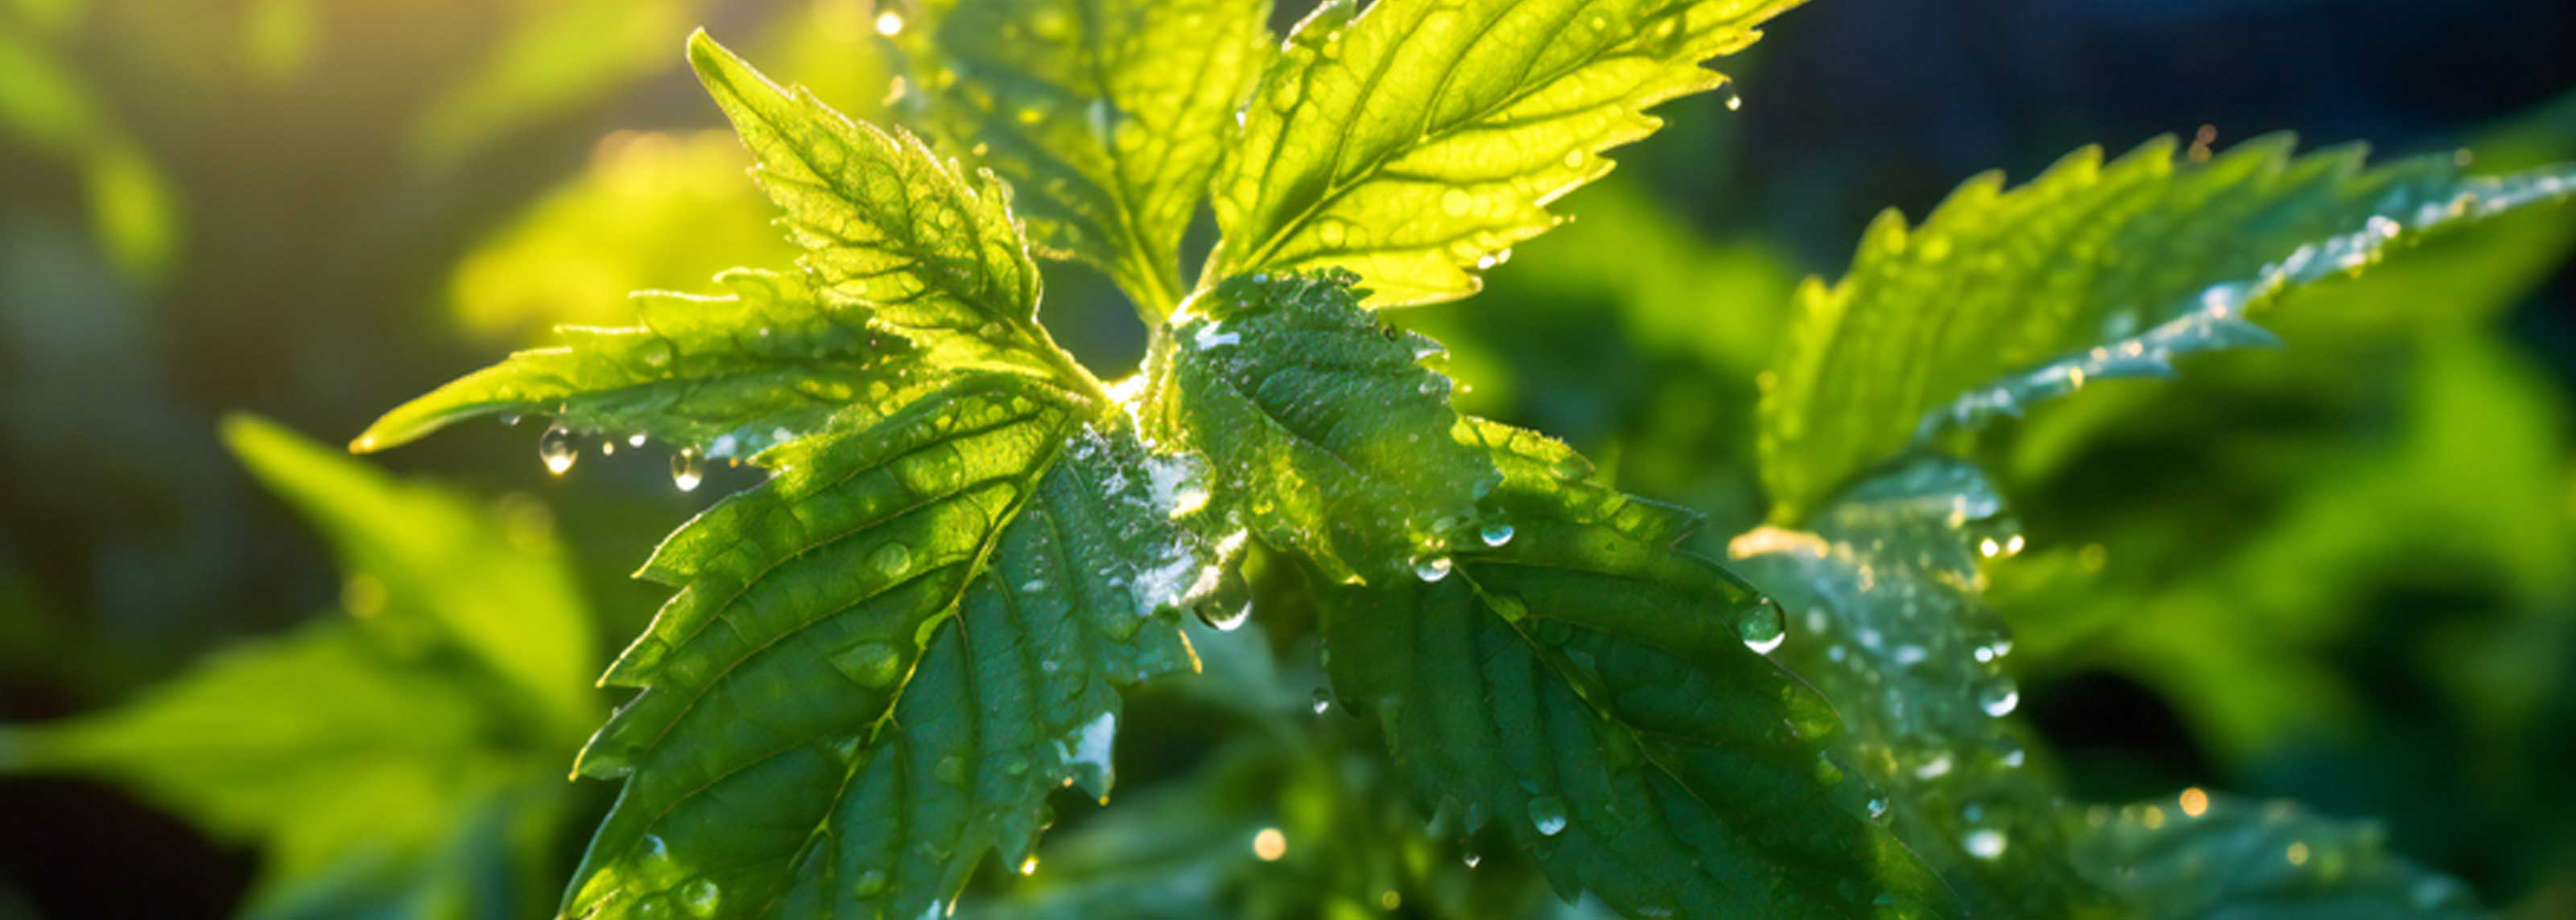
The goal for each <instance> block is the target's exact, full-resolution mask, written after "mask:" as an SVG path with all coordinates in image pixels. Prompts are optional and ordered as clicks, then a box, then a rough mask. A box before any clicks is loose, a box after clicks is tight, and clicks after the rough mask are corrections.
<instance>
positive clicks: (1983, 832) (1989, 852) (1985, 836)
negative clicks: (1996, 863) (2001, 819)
mask: <svg viewBox="0 0 2576 920" xmlns="http://www.w3.org/2000/svg"><path fill="white" fill-rule="evenodd" d="M2009 842H2010V841H2009V840H2007V839H2005V837H2004V832H2002V831H1999V830H1995V829H1994V828H1990V827H1981V828H1978V829H1976V830H1973V831H1969V832H1968V836H1966V837H1964V838H1961V839H1960V841H1959V844H1960V846H1963V847H1966V848H1967V850H1968V855H1970V856H1974V857H1976V858H1978V859H1993V858H1995V857H1998V856H2002V855H2004V846H2005V844H2007V843H2009Z"/></svg>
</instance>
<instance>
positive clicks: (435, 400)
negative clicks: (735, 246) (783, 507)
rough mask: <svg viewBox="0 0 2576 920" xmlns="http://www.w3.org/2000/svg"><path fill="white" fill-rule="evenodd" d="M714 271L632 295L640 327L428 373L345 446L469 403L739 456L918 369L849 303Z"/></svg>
mask: <svg viewBox="0 0 2576 920" xmlns="http://www.w3.org/2000/svg"><path fill="white" fill-rule="evenodd" d="M721 280H722V281H723V282H724V283H725V285H726V286H728V287H731V288H733V290H734V293H733V294H731V295H729V296H725V297H691V296H687V295H682V294H662V293H649V294H643V295H639V300H640V303H639V306H640V307H641V308H642V312H643V321H644V324H643V325H642V326H639V327H634V328H623V329H593V328H578V327H575V328H566V329H565V330H564V331H563V334H564V336H565V337H566V339H567V340H568V341H567V344H564V345H561V346H556V347H552V348H540V349H532V350H528V351H522V352H519V353H517V354H514V355H511V356H510V358H509V359H508V360H506V361H503V362H502V363H500V364H497V365H494V366H492V367H488V368H485V369H483V370H479V371H476V372H474V373H472V374H468V375H466V376H464V377H462V378H459V379H457V380H455V381H453V382H451V383H448V384H446V385H445V386H441V387H439V388H438V389H436V390H433V391H431V392H430V393H428V394H427V395H424V396H421V397H420V398H418V399H414V400H412V401H411V402H408V403H405V404H403V405H402V406H400V407H398V408H396V409H394V411H392V412H388V413H386V414H385V417H384V418H382V419H379V420H378V421H377V422H376V423H375V424H374V425H373V426H370V427H369V428H368V429H367V431H366V433H364V434H361V435H359V436H358V439H357V441H356V442H355V443H354V444H353V445H351V446H352V447H353V448H354V449H356V450H360V451H372V450H382V449H385V448H390V447H396V446H399V445H401V444H404V443H406V442H409V441H411V440H414V439H417V438H419V437H421V436H423V435H426V434H428V433H430V432H432V431H436V430H438V429H439V428H441V427H444V426H446V425H448V424H450V423H453V422H457V421H461V420H464V419H468V418H473V417H476V416H483V415H506V416H516V415H519V414H523V413H543V414H552V415H556V416H558V417H559V418H560V421H561V424H563V425H565V426H567V427H569V428H571V429H573V430H578V431H584V432H604V433H606V434H608V435H609V436H610V437H624V436H626V435H628V434H630V433H640V434H647V435H651V436H653V437H655V438H659V439H662V440H664V441H668V442H671V443H674V444H680V445H688V446H705V447H706V449H708V450H709V452H711V453H713V454H714V455H716V456H719V457H725V456H746V457H747V456H750V455H752V454H754V453H758V452H759V451H760V450H761V449H762V448H765V447H767V446H769V445H771V444H776V443H779V442H781V441H785V440H792V439H793V438H794V437H795V436H796V435H797V434H799V433H802V432H806V431H811V430H813V429H815V428H817V427H820V426H821V425H822V424H823V422H824V421H825V420H826V419H829V418H830V417H831V416H832V415H833V414H835V413H837V412H840V411H843V408H844V406H845V405H847V404H848V403H851V402H853V401H858V402H867V401H872V400H875V399H882V398H883V397H885V396H886V395H887V394H888V392H889V391H890V389H891V388H892V387H893V386H894V385H897V384H899V383H901V381H902V379H903V378H902V376H900V375H902V374H903V373H904V372H907V371H911V370H915V369H921V370H923V371H924V372H925V373H926V372H927V371H928V369H927V368H925V367H923V365H922V362H921V361H920V360H918V358H919V355H918V354H917V353H916V351H915V350H914V348H913V346H912V343H911V341H910V340H908V339H906V338H904V337H903V336H901V335H899V334H897V333H895V332H893V331H891V330H890V329H887V328H886V327H884V326H882V325H879V324H876V323H873V322H871V321H870V318H869V315H868V311H867V310H866V309H865V308H863V307H858V306H855V305H847V306H838V307H835V306H827V305H826V304H824V303H823V302H822V300H820V299H819V298H818V296H817V294H816V292H815V291H814V290H813V289H812V288H811V287H809V286H808V285H807V284H806V283H805V281H804V279H802V278H801V277H799V276H796V275H782V274H774V273H770V272H760V271H750V270H736V271H732V272H728V273H726V274H725V275H724V276H723V278H722V279H721ZM720 439H729V440H721V441H720Z"/></svg>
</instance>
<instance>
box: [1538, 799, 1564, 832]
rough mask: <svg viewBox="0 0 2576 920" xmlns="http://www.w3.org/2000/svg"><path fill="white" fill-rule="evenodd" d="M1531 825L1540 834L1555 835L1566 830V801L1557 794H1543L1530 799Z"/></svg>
mask: <svg viewBox="0 0 2576 920" xmlns="http://www.w3.org/2000/svg"><path fill="white" fill-rule="evenodd" d="M1529 815H1530V826H1531V827H1535V828H1537V829H1538V832H1539V836H1542V837H1554V836H1556V835H1557V834H1559V833H1562V832H1564V830H1565V803H1564V802H1560V801H1557V800H1556V797H1555V796H1552V795H1542V796H1539V797H1537V798H1534V799H1531V800H1530V801H1529Z"/></svg>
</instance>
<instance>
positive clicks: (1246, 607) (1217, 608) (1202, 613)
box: [1193, 601, 1252, 632]
mask: <svg viewBox="0 0 2576 920" xmlns="http://www.w3.org/2000/svg"><path fill="white" fill-rule="evenodd" d="M1193 612H1195V613H1197V614H1198V615H1199V622H1201V623H1205V624H1207V625H1208V628H1210V629H1214V630H1216V631H1218V632H1233V631H1235V630H1237V629H1241V628H1243V624H1244V621H1246V620H1250V619H1252V602H1251V601H1245V602H1243V605H1242V606H1239V607H1235V608H1233V609H1232V610H1231V611H1229V610H1227V609H1226V608H1225V606H1224V605H1222V604H1218V603H1215V602H1213V601H1211V602H1208V603H1204V604H1200V605H1198V607H1197V608H1196V609H1195V610H1194V611H1193Z"/></svg>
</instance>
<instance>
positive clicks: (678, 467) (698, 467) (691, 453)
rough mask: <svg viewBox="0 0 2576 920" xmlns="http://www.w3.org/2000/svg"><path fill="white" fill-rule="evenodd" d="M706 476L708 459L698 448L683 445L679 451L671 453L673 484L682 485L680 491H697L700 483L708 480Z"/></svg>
mask: <svg viewBox="0 0 2576 920" xmlns="http://www.w3.org/2000/svg"><path fill="white" fill-rule="evenodd" d="M706 478H707V459H706V457H704V456H701V455H700V454H699V453H698V449H697V448H695V447H683V448H680V452H679V453H676V454H672V455H671V484H672V485H675V486H678V487H680V491H682V492H694V491H697V488H698V483H700V482H704V481H706Z"/></svg>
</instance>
